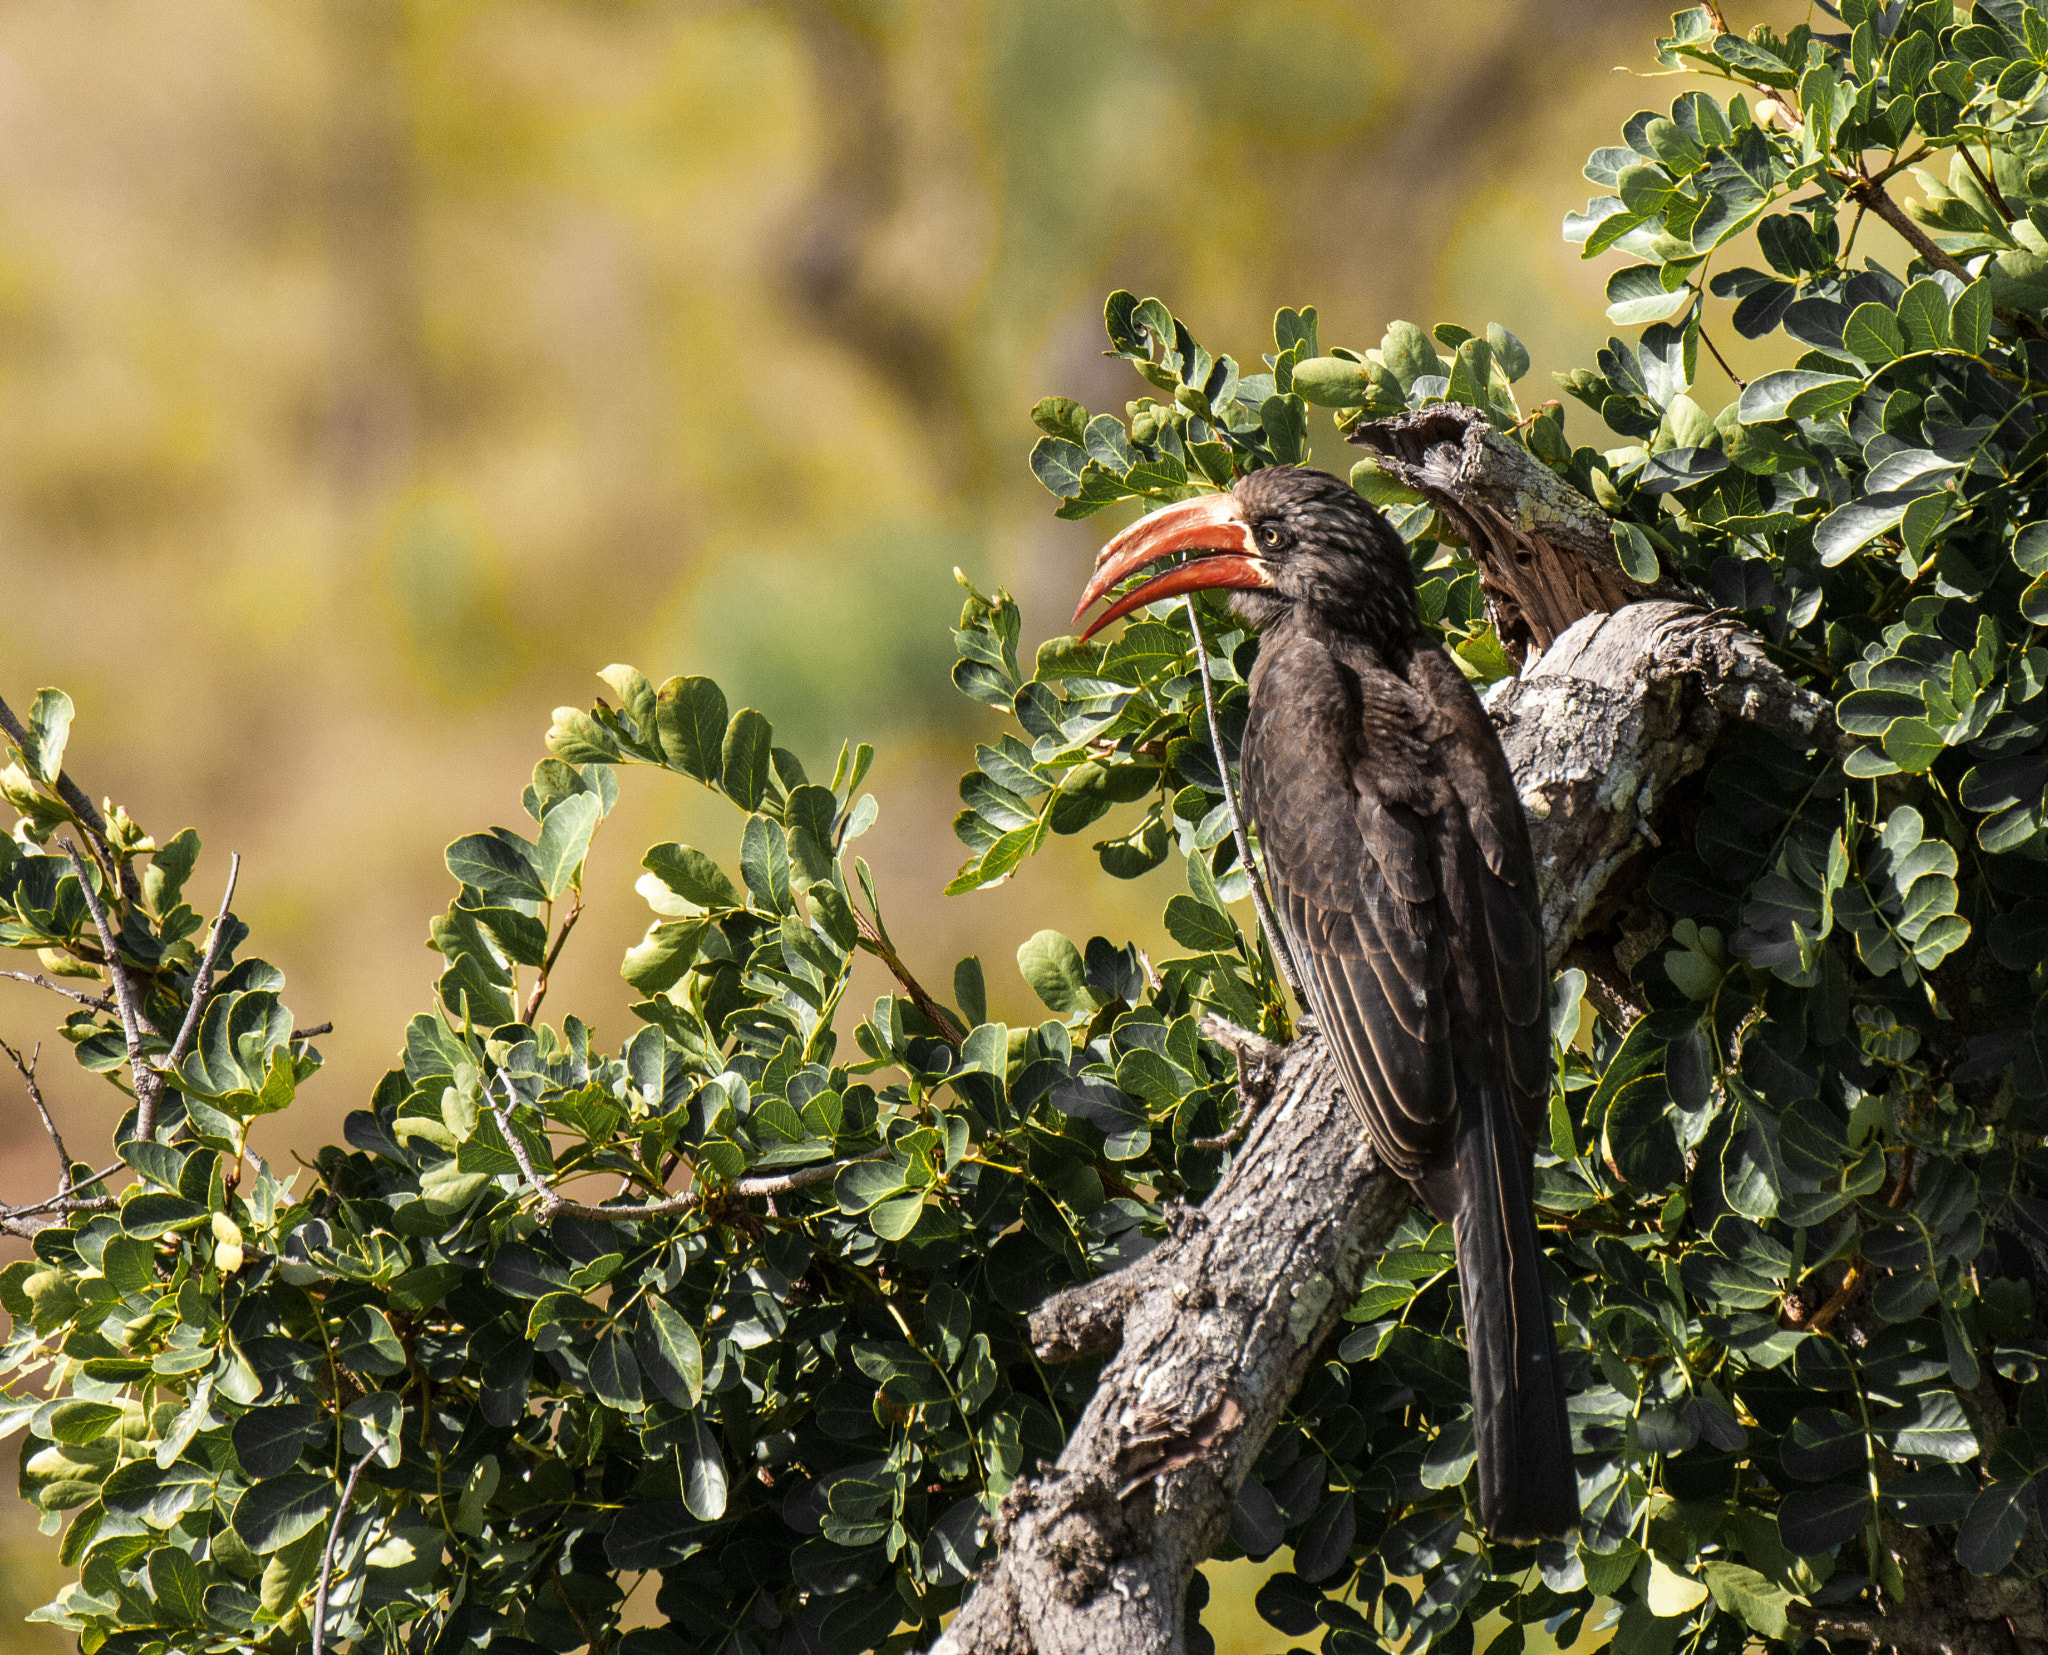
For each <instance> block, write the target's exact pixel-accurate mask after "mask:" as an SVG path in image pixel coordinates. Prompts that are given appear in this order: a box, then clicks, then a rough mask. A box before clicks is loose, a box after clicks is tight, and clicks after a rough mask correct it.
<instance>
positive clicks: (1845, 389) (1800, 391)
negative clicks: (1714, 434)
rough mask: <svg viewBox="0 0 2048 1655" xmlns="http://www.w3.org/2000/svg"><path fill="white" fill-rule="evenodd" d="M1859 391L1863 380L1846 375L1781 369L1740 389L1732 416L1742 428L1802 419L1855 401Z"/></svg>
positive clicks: (1798, 369)
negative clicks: (1770, 421)
mask: <svg viewBox="0 0 2048 1655" xmlns="http://www.w3.org/2000/svg"><path fill="white" fill-rule="evenodd" d="M1862 388H1863V381H1862V380H1860V379H1857V378H1855V377H1854V376H1853V375H1850V374H1824V373H1815V372H1813V371H1812V370H1810V369H1806V368H1783V369H1780V370H1779V371H1778V372H1776V373H1769V374H1765V375H1763V376H1762V377H1761V378H1759V379H1753V380H1751V381H1750V382H1749V384H1748V385H1747V386H1745V387H1744V388H1743V392H1742V395H1741V397H1740V398H1738V399H1737V401H1736V404H1735V411H1736V417H1737V418H1738V419H1740V420H1741V421H1742V423H1743V424H1744V425H1760V424H1762V423H1764V422H1765V421H1767V420H1777V419H1786V418H1793V419H1803V418H1807V417H1810V416H1812V415H1814V414H1817V413H1822V412H1825V411H1827V410H1828V409H1831V408H1839V407H1844V406H1846V405H1847V404H1848V403H1850V402H1853V401H1854V400H1855V399H1856V395H1857V393H1858V392H1859V391H1861V390H1862Z"/></svg>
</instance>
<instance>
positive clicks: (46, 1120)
mask: <svg viewBox="0 0 2048 1655" xmlns="http://www.w3.org/2000/svg"><path fill="white" fill-rule="evenodd" d="M0 1052H5V1053H6V1054H7V1057H8V1061H10V1062H11V1063H12V1064H13V1065H14V1067H15V1070H16V1072H18V1073H19V1074H20V1076H21V1083H22V1085H24V1086H26V1087H27V1088H28V1101H29V1102H30V1103H32V1104H34V1105H35V1106H36V1113H37V1114H38V1115H40V1116H42V1117H43V1130H44V1131H45V1132H47V1133H49V1135H50V1142H51V1143H53V1144H55V1145H56V1146H57V1193H58V1194H59V1195H69V1194H70V1193H71V1152H70V1151H69V1150H68V1149H66V1148H65V1147H64V1134H63V1133H61V1132H59V1131H58V1130H57V1123H56V1122H55V1121H53V1120H51V1119H50V1110H49V1106H48V1105H47V1104H45V1103H44V1102H43V1089H42V1088H41V1087H40V1086H38V1085H37V1084H36V1064H37V1063H38V1062H39V1061H40V1060H41V1058H42V1055H43V1048H42V1047H41V1045H38V1046H37V1047H36V1049H35V1050H34V1051H33V1052H32V1053H30V1055H29V1057H28V1059H27V1060H26V1061H23V1059H22V1055H21V1053H20V1052H18V1051H16V1050H15V1049H14V1048H13V1047H12V1046H10V1045H8V1044H7V1042H6V1041H5V1040H0Z"/></svg>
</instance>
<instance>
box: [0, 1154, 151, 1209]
mask: <svg viewBox="0 0 2048 1655" xmlns="http://www.w3.org/2000/svg"><path fill="white" fill-rule="evenodd" d="M127 1170H128V1163H127V1162H126V1161H116V1162H114V1163H113V1164H112V1165H111V1166H104V1167H101V1168H100V1170H99V1171H98V1172H95V1173H94V1174H93V1175H92V1176H91V1177H90V1178H81V1179H79V1181H78V1182H77V1183H75V1184H73V1185H72V1186H71V1188H70V1189H69V1190H67V1191H66V1192H65V1193H64V1194H62V1195H53V1196H51V1197H50V1198H49V1199H48V1200H47V1201H31V1202H29V1203H28V1205H26V1206H23V1207H9V1208H7V1209H6V1210H5V1211H4V1212H0V1218H31V1217H33V1216H34V1215H35V1214H37V1213H99V1212H108V1211H111V1210H112V1208H113V1206H114V1198H113V1197H112V1196H111V1195H95V1196H81V1195H80V1194H79V1193H78V1192H79V1191H80V1190H89V1189H91V1188H92V1187H93V1185H95V1184H97V1183H99V1182H101V1181H102V1180H103V1179H107V1178H111V1177H113V1176H114V1174H115V1173H117V1172H126V1171H127Z"/></svg>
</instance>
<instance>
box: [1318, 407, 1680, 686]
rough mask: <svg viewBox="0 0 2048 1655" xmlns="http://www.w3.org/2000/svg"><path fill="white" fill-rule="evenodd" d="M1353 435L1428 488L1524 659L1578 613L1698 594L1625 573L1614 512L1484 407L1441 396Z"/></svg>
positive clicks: (1504, 635) (1507, 640)
mask: <svg viewBox="0 0 2048 1655" xmlns="http://www.w3.org/2000/svg"><path fill="white" fill-rule="evenodd" d="M1349 440H1350V441H1352V442H1354V443H1356V444H1358V446H1359V447H1361V448H1364V449H1368V450H1370V451H1371V452H1372V453H1373V454H1374V455H1375V456H1376V457H1377V459H1378V462H1379V466H1380V469H1381V470H1382V471H1384V472H1386V473H1387V475H1388V476H1390V477H1392V478H1394V479H1395V480H1396V481H1397V482H1400V483H1405V484H1406V485H1407V486H1408V487H1410V488H1412V489H1417V490H1419V491H1420V492H1422V493H1423V494H1426V495H1428V496H1429V499H1430V503H1431V504H1432V505H1434V506H1435V507H1436V508H1437V510H1438V512H1439V513H1441V514H1442V516H1443V517H1444V518H1445V519H1446V520H1447V521H1448V523H1449V526H1450V527H1451V529H1452V530H1454V531H1455V533H1456V534H1457V537H1458V538H1459V539H1461V540H1463V541H1464V542H1465V544H1466V546H1467V547H1469V548H1470V550H1471V553H1472V560H1473V562H1474V563H1476V564H1477V565H1478V566H1479V584H1480V585H1481V587H1482V588H1484V590H1485V592H1486V602H1487V609H1488V613H1489V614H1490V616H1491V618H1492V620H1493V629H1494V631H1495V632H1496V633H1498V634H1499V635H1500V640H1501V642H1502V644H1504V645H1505V646H1506V648H1507V649H1508V651H1509V653H1510V654H1512V655H1513V656H1514V657H1515V659H1516V660H1518V661H1526V660H1527V659H1528V657H1529V656H1531V655H1535V654H1541V653H1542V652H1543V651H1545V650H1547V649H1549V648H1550V646H1551V645H1552V644H1553V643H1554V642H1556V640H1557V639H1558V638H1559V637H1560V636H1561V635H1562V634H1563V633H1564V631H1565V630H1566V629H1567V628H1568V627H1570V626H1571V625H1572V623H1573V622H1574V621H1577V620H1578V619H1579V618H1580V617H1581V616H1584V615H1589V614H1592V613H1594V612H1596V611H1612V610H1616V609H1619V608H1620V607H1621V606H1622V605H1623V604H1625V603H1630V602H1633V601H1634V600H1636V599H1638V598H1643V597H1662V598H1681V599H1687V600H1692V599H1695V598H1697V596H1698V594H1696V593H1694V592H1692V591H1691V590H1690V589H1689V588H1688V587H1686V586H1685V585H1684V583H1683V582H1680V581H1676V580H1671V579H1668V578H1667V579H1661V580H1659V581H1657V582H1656V583H1655V584H1653V585H1650V586H1644V585H1642V584H1641V583H1639V582H1637V581H1634V580H1631V579H1630V578H1629V577H1628V575H1626V574H1625V573H1624V572H1623V571H1622V567H1621V559H1620V558H1619V557H1617V556H1616V555H1615V551H1614V540H1613V537H1612V535H1611V533H1610V532H1609V526H1608V518H1607V514H1606V513H1605V512H1603V511H1602V510H1601V509H1600V508H1599V507H1598V506H1596V505H1595V504H1594V503H1593V502H1592V501H1591V500H1588V499H1587V498H1586V497H1585V496H1584V495H1583V494H1581V493H1580V492H1579V491H1578V490H1577V489H1575V488H1573V487H1572V486H1571V484H1569V483H1568V482H1566V481H1565V480H1564V479H1563V478H1562V477H1560V476H1558V474H1557V473H1556V472H1554V471H1552V470H1551V469H1550V467H1548V466H1547V465H1545V464H1544V463H1543V462H1542V461H1541V460H1539V459H1537V458H1536V456H1535V455H1533V454H1531V453H1530V452H1529V451H1528V450H1527V449H1526V448H1524V447H1523V446H1522V445H1521V444H1520V443H1518V442H1516V441H1514V440H1513V439H1512V438H1509V437H1504V436H1502V435H1501V434H1500V433H1499V432H1498V431H1496V430H1494V428H1493V427H1492V426H1491V425H1489V424H1488V423H1487V421H1486V416H1485V415H1483V414H1481V413H1479V412H1478V411H1477V410H1476V409H1472V408H1466V407H1462V406H1460V405H1459V404H1457V403H1450V402H1445V403H1437V404H1434V405H1432V406H1431V407H1428V408H1418V409H1413V410H1411V411H1409V412H1407V413H1404V414H1396V415H1394V416H1393V417H1392V418H1390V419H1383V420H1368V421H1366V422H1364V423H1362V424H1359V425H1355V426H1353V427H1352V428H1351V431H1350V433H1349Z"/></svg>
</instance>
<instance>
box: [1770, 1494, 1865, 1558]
mask: <svg viewBox="0 0 2048 1655" xmlns="http://www.w3.org/2000/svg"><path fill="white" fill-rule="evenodd" d="M1869 1511H1870V1495H1869V1492H1868V1491H1867V1490H1866V1489H1864V1488H1862V1487H1860V1486H1858V1485H1856V1484H1853V1483H1852V1484H1843V1485H1840V1486H1832V1487H1828V1488H1800V1489H1794V1490H1793V1491H1792V1492H1791V1493H1790V1494H1788V1495H1786V1496H1785V1499H1784V1502H1783V1504H1781V1505H1780V1506H1779V1507H1778V1535H1779V1538H1780V1539H1782V1540H1783V1541H1784V1543H1785V1549H1786V1550H1787V1551H1789V1552H1793V1553H1795V1554H1797V1555H1798V1556H1801V1557H1813V1556H1816V1555H1818V1554H1819V1553H1821V1552H1829V1551H1833V1550H1834V1549H1835V1547H1837V1546H1839V1545H1841V1544H1842V1542H1843V1541H1845V1540H1847V1539H1848V1538H1849V1537H1850V1536H1851V1535H1853V1534H1854V1533H1855V1532H1856V1531H1857V1530H1858V1529H1859V1528H1861V1527H1862V1526H1863V1520H1864V1518H1865V1517H1866V1516H1867V1515H1868V1514H1869Z"/></svg>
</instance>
